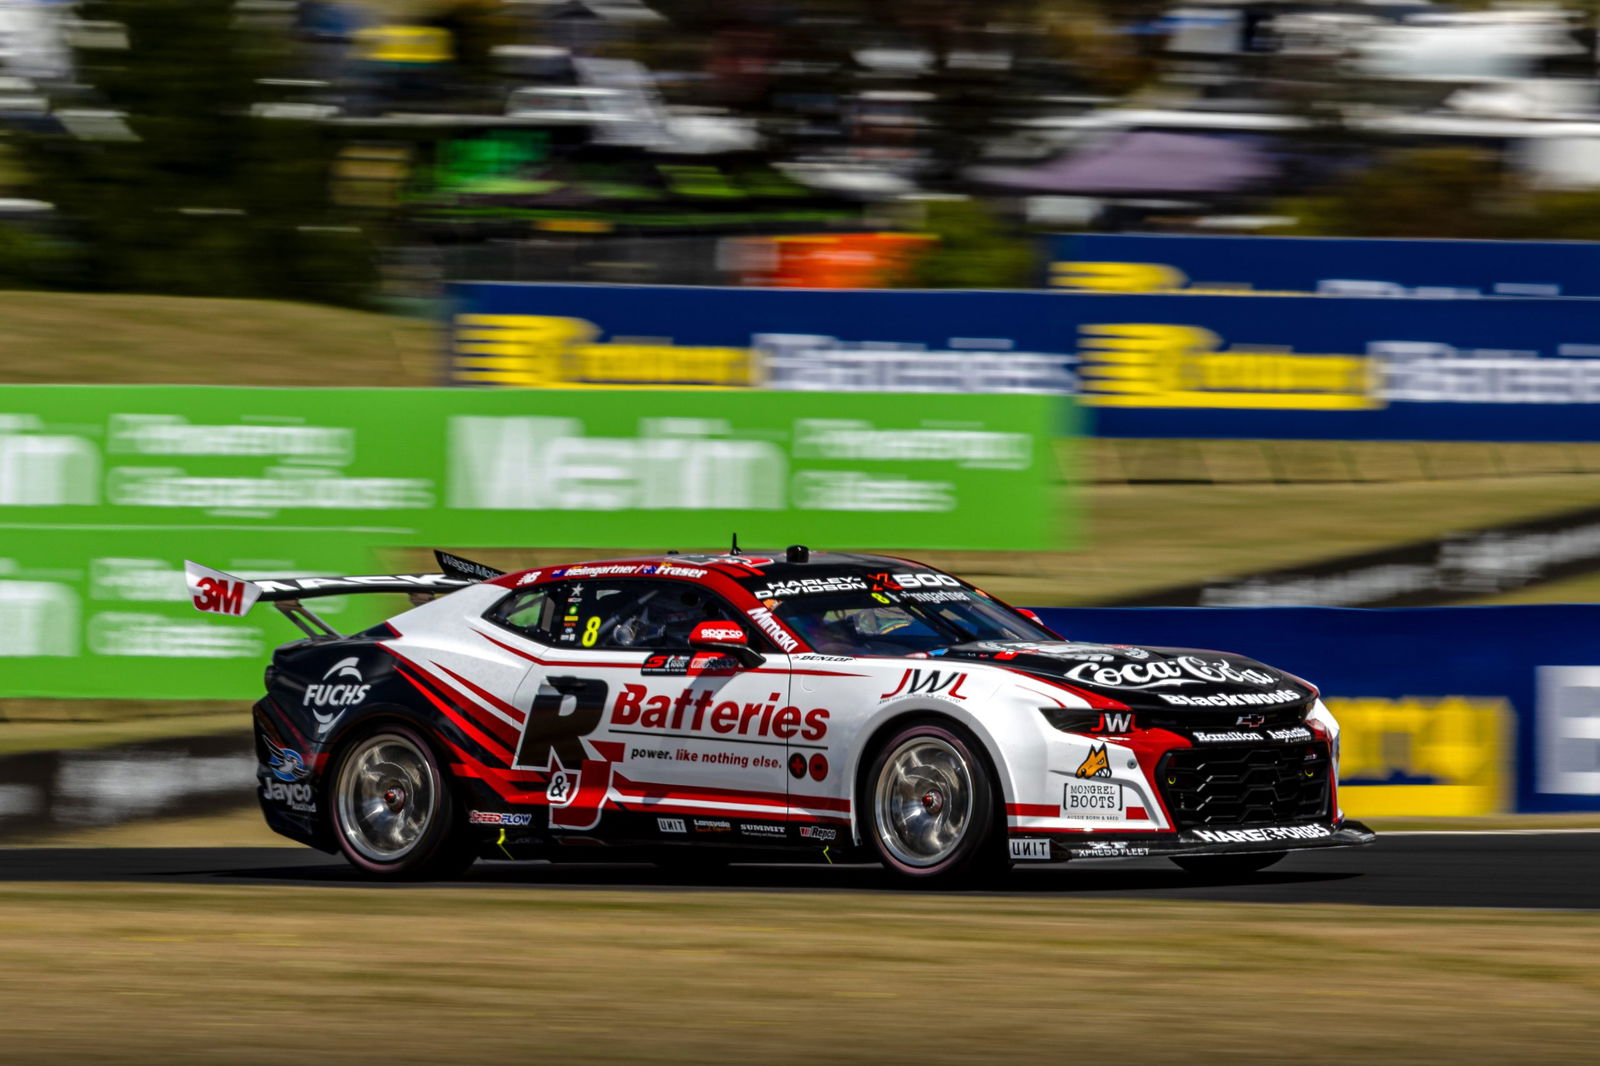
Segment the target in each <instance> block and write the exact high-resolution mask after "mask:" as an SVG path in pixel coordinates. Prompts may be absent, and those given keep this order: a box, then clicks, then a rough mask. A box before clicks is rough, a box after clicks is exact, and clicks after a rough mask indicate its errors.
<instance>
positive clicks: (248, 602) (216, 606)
mask: <svg viewBox="0 0 1600 1066" xmlns="http://www.w3.org/2000/svg"><path fill="white" fill-rule="evenodd" d="M183 578H184V584H185V585H186V586H187V587H188V589H189V599H190V601H191V602H193V604H194V609H195V610H197V611H203V612H205V613H206V614H227V615H232V616H234V617H235V618H237V617H239V616H240V615H242V614H244V613H245V612H247V611H249V610H250V608H252V607H254V606H255V603H256V599H257V597H259V596H260V595H261V588H260V586H258V585H254V584H252V583H251V582H249V581H246V580H244V579H243V578H239V577H234V576H233V575H232V574H225V573H223V572H222V571H221V570H212V569H211V568H210V567H206V566H201V565H200V564H199V563H190V562H186V563H184V564H183Z"/></svg>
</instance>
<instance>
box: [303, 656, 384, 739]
mask: <svg viewBox="0 0 1600 1066" xmlns="http://www.w3.org/2000/svg"><path fill="white" fill-rule="evenodd" d="M370 691H372V686H371V685H369V684H367V683H366V679H365V678H363V677H362V676H361V666H360V660H359V659H357V658H356V657H355V656H353V655H352V656H350V657H349V658H347V659H340V660H339V661H338V662H336V663H334V664H333V665H332V666H330V667H328V672H327V673H325V674H323V675H322V681H321V683H319V684H315V685H307V686H306V694H305V700H304V703H303V705H304V706H306V707H310V708H312V711H311V715H312V717H313V718H315V719H316V720H317V732H319V733H321V732H323V731H325V730H326V729H327V728H328V727H329V726H331V725H332V724H333V721H334V719H336V718H338V717H339V715H340V714H342V713H344V709H345V708H346V707H351V706H354V705H355V704H357V703H360V702H361V701H362V700H364V699H366V698H367V693H368V692H370ZM329 707H331V708H334V710H332V711H331V712H329V713H324V711H323V710H322V708H329Z"/></svg>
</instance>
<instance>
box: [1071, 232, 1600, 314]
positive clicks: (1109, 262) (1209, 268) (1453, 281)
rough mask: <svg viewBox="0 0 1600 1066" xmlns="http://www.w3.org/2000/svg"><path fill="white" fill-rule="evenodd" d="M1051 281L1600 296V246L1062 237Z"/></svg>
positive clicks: (1135, 288) (1096, 287)
mask: <svg viewBox="0 0 1600 1066" xmlns="http://www.w3.org/2000/svg"><path fill="white" fill-rule="evenodd" d="M1047 241H1048V244H1047V249H1048V251H1047V254H1048V260H1049V268H1048V278H1047V279H1046V284H1048V285H1050V286H1052V287H1056V288H1064V289H1073V290H1078V291H1084V292H1143V293H1156V292H1222V293H1245V294H1278V295H1284V294H1298V295H1305V294H1311V293H1321V294H1325V295H1332V296H1373V297H1392V296H1420V297H1434V298H1443V299H1470V298H1473V297H1478V296H1513V297H1517V296H1522V297H1526V296H1535V297H1548V296H1600V243H1596V242H1591V241H1458V240H1416V239H1412V238H1405V239H1384V238H1365V239H1357V238H1348V237H1223V236H1190V235H1186V234H1155V233H1138V234H1135V233H1128V234H1123V233H1062V234H1053V235H1051V236H1050V237H1049V238H1048V239H1047Z"/></svg>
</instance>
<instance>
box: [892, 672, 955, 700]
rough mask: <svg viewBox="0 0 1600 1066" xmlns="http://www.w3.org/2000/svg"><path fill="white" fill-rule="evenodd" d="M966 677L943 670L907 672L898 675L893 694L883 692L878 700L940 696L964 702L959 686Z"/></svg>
mask: <svg viewBox="0 0 1600 1066" xmlns="http://www.w3.org/2000/svg"><path fill="white" fill-rule="evenodd" d="M966 680H967V675H966V674H962V673H955V672H951V671H943V670H907V671H906V672H905V673H903V674H901V675H900V684H898V685H896V686H895V689H894V691H893V692H885V693H884V694H883V695H881V696H879V697H878V698H879V699H880V700H887V699H892V698H894V697H895V696H902V695H903V696H918V695H921V696H942V697H944V698H945V699H951V700H964V699H966V697H965V696H963V695H961V685H962V683H963V682H965V681H966Z"/></svg>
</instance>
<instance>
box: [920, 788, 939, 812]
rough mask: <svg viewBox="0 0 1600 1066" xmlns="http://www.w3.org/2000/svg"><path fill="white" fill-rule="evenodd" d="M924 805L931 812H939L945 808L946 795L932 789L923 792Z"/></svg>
mask: <svg viewBox="0 0 1600 1066" xmlns="http://www.w3.org/2000/svg"><path fill="white" fill-rule="evenodd" d="M922 806H923V809H924V810H926V811H927V812H928V813H929V814H938V813H939V812H940V811H941V810H943V809H944V797H943V796H941V795H940V794H939V793H937V792H934V791H932V790H929V791H927V792H924V793H923V794H922Z"/></svg>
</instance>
